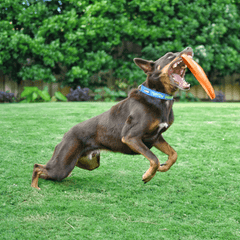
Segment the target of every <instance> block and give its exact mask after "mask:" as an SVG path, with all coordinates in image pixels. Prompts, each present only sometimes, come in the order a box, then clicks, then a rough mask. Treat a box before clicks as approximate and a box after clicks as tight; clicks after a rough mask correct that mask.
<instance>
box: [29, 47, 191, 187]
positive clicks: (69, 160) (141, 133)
mask: <svg viewBox="0 0 240 240" xmlns="http://www.w3.org/2000/svg"><path fill="white" fill-rule="evenodd" d="M183 53H185V54H187V55H189V56H190V57H192V56H193V50H192V48H190V47H188V48H186V49H184V50H183V51H182V52H177V53H172V52H169V53H166V54H165V55H164V56H163V57H161V58H159V59H158V60H156V61H155V62H153V61H148V60H144V59H141V58H135V59H134V62H135V63H136V65H137V66H138V67H140V68H141V69H142V70H143V71H144V72H145V73H146V75H147V79H146V81H145V82H143V83H142V85H140V87H139V88H138V89H133V90H132V91H131V92H130V93H129V95H128V97H127V98H126V99H124V100H122V101H120V102H119V103H118V104H116V105H115V106H113V107H112V108H111V109H110V110H108V111H106V112H104V113H102V114H100V115H98V116H96V117H93V118H91V119H89V120H86V121H84V122H81V123H79V124H77V125H76V126H74V127H72V128H71V129H70V130H69V131H68V132H67V133H65V135H64V136H63V139H62V141H61V142H60V143H59V144H58V145H57V146H56V147H55V151H54V153H53V156H52V158H51V159H50V160H49V162H48V163H47V164H46V165H40V164H35V165H34V169H33V175H32V184H31V186H32V187H34V188H37V189H40V188H39V187H38V178H39V177H40V178H43V179H51V180H57V181H61V180H62V179H64V178H66V177H67V176H69V175H70V173H71V171H72V170H73V168H74V167H75V166H77V167H80V168H83V169H87V170H93V169H96V168H98V167H99V165H100V150H102V149H103V150H109V151H113V152H121V153H124V154H130V155H135V154H142V155H143V156H144V157H146V158H147V159H148V160H149V162H150V167H149V169H148V170H147V171H146V172H145V173H144V174H143V176H142V180H143V181H144V183H147V182H148V181H150V180H151V179H152V178H153V177H154V175H155V174H156V171H160V172H166V171H168V170H169V168H170V167H171V166H172V165H173V164H174V163H175V162H176V160H177V153H176V151H175V150H174V149H173V148H172V147H171V146H170V145H169V144H168V143H167V142H166V141H165V140H164V138H163V137H162V133H163V132H165V131H166V130H167V129H168V128H169V127H170V126H171V125H172V123H173V120H174V116H173V110H172V106H173V102H174V100H173V94H174V93H175V92H176V91H177V90H178V89H182V90H189V89H190V84H188V83H187V82H186V81H185V79H184V76H185V70H186V65H185V63H184V62H183V61H182V58H181V55H182V54H183ZM153 146H154V147H156V148H157V149H159V150H160V151H162V152H163V153H165V154H167V155H168V160H167V161H166V162H165V163H163V164H160V162H159V160H158V158H157V157H156V156H155V154H153V153H152V152H151V151H150V149H151V148H152V147H153Z"/></svg>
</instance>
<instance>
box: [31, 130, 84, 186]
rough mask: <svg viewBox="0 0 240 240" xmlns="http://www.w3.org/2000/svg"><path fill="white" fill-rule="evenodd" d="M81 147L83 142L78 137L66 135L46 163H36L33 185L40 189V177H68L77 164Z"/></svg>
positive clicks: (53, 178)
mask: <svg viewBox="0 0 240 240" xmlns="http://www.w3.org/2000/svg"><path fill="white" fill-rule="evenodd" d="M81 149H82V148H81V144H80V142H79V141H78V139H77V138H74V137H72V135H70V134H69V135H66V137H65V136H64V138H63V140H62V142H60V143H59V144H58V145H57V146H56V148H55V151H54V153H53V156H52V158H51V159H50V161H49V162H48V163H47V164H46V165H41V164H35V165H34V168H33V175H32V184H31V186H32V187H34V188H37V189H40V188H39V187H38V178H39V177H40V178H43V179H47V180H48V179H51V180H57V181H61V180H63V179H64V178H66V177H67V176H68V175H69V174H70V173H71V171H72V170H73V168H74V167H75V166H76V163H77V161H78V158H79V156H80V151H81Z"/></svg>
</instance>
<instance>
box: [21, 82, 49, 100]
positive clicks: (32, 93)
mask: <svg viewBox="0 0 240 240" xmlns="http://www.w3.org/2000/svg"><path fill="white" fill-rule="evenodd" d="M24 97H25V98H26V99H24V100H22V101H21V103H30V102H49V101H50V100H51V97H50V95H49V93H48V87H47V86H46V87H44V90H43V91H41V90H40V89H38V88H37V87H24V91H23V92H22V93H21V98H24Z"/></svg>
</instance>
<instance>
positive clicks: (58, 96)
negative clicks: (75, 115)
mask: <svg viewBox="0 0 240 240" xmlns="http://www.w3.org/2000/svg"><path fill="white" fill-rule="evenodd" d="M54 95H55V97H56V98H57V99H58V100H61V101H64V102H67V98H66V97H65V96H64V95H63V94H62V93H61V92H55V94H54Z"/></svg>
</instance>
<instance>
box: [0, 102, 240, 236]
mask: <svg viewBox="0 0 240 240" xmlns="http://www.w3.org/2000/svg"><path fill="white" fill-rule="evenodd" d="M112 105H113V104H112V103H83V102H80V103H37V104H1V105H0V112H1V114H0V146H1V150H0V207H1V209H0V234H1V239H137V240H139V239H167V240H169V239H173V240H175V239H194V240H198V239H199V240H200V239H201V240H202V239H224V240H226V239H240V205H239V199H240V174H239V173H240V170H239V169H240V167H239V159H240V154H239V153H240V132H239V129H240V120H239V116H240V104H239V103H175V104H174V114H175V122H174V124H173V125H172V127H171V128H170V129H169V130H168V131H167V132H165V133H164V137H165V139H166V140H167V141H168V142H169V143H170V145H171V146H172V147H173V148H174V149H175V150H176V151H177V152H178V160H177V162H176V164H175V165H173V167H172V168H171V169H170V171H168V172H166V173H160V172H158V173H157V174H156V175H155V177H154V178H153V179H152V180H151V181H150V182H149V183H147V184H143V182H142V181H141V177H142V174H143V173H144V172H145V171H146V170H147V169H148V167H149V161H148V160H146V159H145V158H144V157H143V156H128V155H123V154H118V153H111V152H102V153H101V166H100V167H99V168H98V169H96V170H94V171H92V172H89V171H86V170H83V169H79V168H75V169H74V171H73V173H72V176H71V177H69V178H66V179H64V180H63V181H62V182H54V181H46V180H43V179H40V180H39V186H40V187H41V189H42V190H41V191H38V190H36V189H33V188H31V187H30V183H31V176H32V169H33V165H34V163H42V164H45V163H46V162H47V161H48V160H49V159H50V158H51V156H52V153H53V150H54V147H55V146H56V145H57V144H58V143H59V142H60V141H61V139H62V136H63V134H64V133H65V132H66V131H68V130H69V129H70V128H71V127H72V126H74V125H75V124H77V123H79V122H81V121H84V120H86V119H88V118H91V117H93V116H95V115H97V114H100V113H101V112H104V111H106V110H108V109H109V108H110V107H111V106H112ZM153 151H154V153H156V154H157V156H158V157H159V159H160V162H164V161H166V156H165V155H164V154H162V153H161V152H159V151H157V150H155V149H153Z"/></svg>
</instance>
